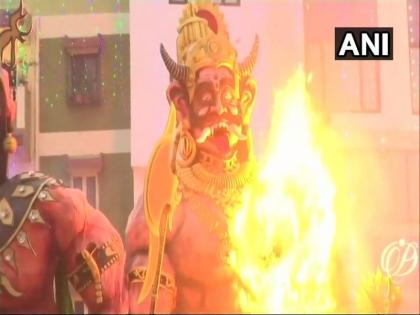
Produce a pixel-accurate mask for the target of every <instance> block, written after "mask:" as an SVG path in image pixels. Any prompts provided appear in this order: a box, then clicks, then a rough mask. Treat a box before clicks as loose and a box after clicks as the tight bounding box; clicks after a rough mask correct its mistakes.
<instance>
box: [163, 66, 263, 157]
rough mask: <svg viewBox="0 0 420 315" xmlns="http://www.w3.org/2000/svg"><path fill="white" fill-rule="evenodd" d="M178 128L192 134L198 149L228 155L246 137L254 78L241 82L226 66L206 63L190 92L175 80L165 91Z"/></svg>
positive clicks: (236, 150)
mask: <svg viewBox="0 0 420 315" xmlns="http://www.w3.org/2000/svg"><path fill="white" fill-rule="evenodd" d="M167 96H168V99H169V100H170V102H172V103H173V104H174V105H175V108H176V110H177V120H178V123H180V125H181V128H182V129H184V130H188V131H189V133H190V134H191V135H192V137H193V138H194V140H195V142H196V145H197V149H198V151H202V152H205V153H207V154H210V155H212V156H214V157H216V158H219V159H229V158H231V157H232V155H233V154H235V153H237V152H238V150H239V147H240V144H241V143H243V142H246V141H247V137H248V127H249V117H250V112H251V109H252V104H253V103H254V97H255V81H254V80H253V79H250V78H248V79H246V80H244V82H242V84H240V82H238V81H237V80H236V76H235V73H234V72H233V71H232V70H230V69H228V68H226V67H206V68H203V69H200V70H199V71H198V72H197V74H196V79H195V84H194V89H193V92H192V93H191V96H189V93H188V90H187V89H186V88H185V87H184V86H183V85H182V84H181V83H180V82H179V81H177V80H174V81H173V82H172V83H171V85H170V87H169V88H168V91H167Z"/></svg>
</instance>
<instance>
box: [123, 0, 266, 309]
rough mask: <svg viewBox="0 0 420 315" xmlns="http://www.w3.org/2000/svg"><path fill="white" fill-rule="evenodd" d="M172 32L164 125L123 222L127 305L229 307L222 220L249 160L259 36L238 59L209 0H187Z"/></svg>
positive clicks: (247, 176)
mask: <svg viewBox="0 0 420 315" xmlns="http://www.w3.org/2000/svg"><path fill="white" fill-rule="evenodd" d="M178 34H179V35H178V39H177V52H178V60H177V61H175V60H173V59H172V58H171V57H170V56H169V54H168V53H167V51H166V50H165V48H164V47H163V46H161V55H162V58H163V61H164V64H165V65H166V67H167V69H168V71H169V73H170V75H171V79H172V81H171V83H170V85H169V88H168V90H167V97H168V101H169V103H170V115H169V121H168V125H167V128H166V131H165V133H164V135H163V137H162V138H161V140H160V142H159V143H158V145H157V147H156V149H155V151H154V153H153V156H152V159H151V161H150V163H149V165H148V169H147V173H146V179H145V190H144V193H143V199H142V200H140V201H139V203H138V205H137V206H136V208H135V209H134V210H133V212H132V213H131V215H130V218H129V222H128V227H127V266H128V268H127V270H128V281H129V297H130V311H131V312H132V313H138V312H149V311H150V312H152V313H153V312H155V311H157V312H175V313H213V314H214V313H232V312H233V313H237V312H239V311H240V310H239V308H238V305H237V302H236V300H237V299H236V294H235V292H236V290H235V288H237V287H238V286H239V285H240V283H239V281H238V279H237V278H236V277H235V275H234V273H233V271H232V270H231V268H230V267H229V264H228V261H227V259H228V253H229V249H230V248H229V247H230V242H229V237H228V231H227V220H228V218H229V216H230V215H231V214H232V212H231V211H232V209H235V207H236V206H237V205H238V204H239V203H240V200H241V193H242V191H243V187H244V186H245V185H246V184H247V183H248V182H249V181H250V180H251V179H252V178H253V173H254V169H255V167H254V162H253V161H254V159H253V154H252V137H251V131H250V129H249V123H250V115H251V111H252V107H253V104H254V100H255V93H256V83H255V81H254V79H253V78H252V76H251V73H252V70H253V68H254V65H255V62H256V59H257V51H258V38H256V40H255V43H254V46H253V48H252V51H251V53H250V54H249V56H248V57H247V58H245V60H244V61H243V62H238V61H237V53H236V50H235V49H234V47H233V46H232V44H231V43H230V41H229V36H228V33H227V29H226V26H225V23H224V21H223V16H222V13H221V12H220V11H219V8H218V6H217V5H215V4H212V3H211V2H209V1H201V2H200V1H196V2H194V3H189V4H187V5H186V8H185V10H184V12H183V15H182V17H181V19H180V25H179V28H178ZM149 293H151V295H149Z"/></svg>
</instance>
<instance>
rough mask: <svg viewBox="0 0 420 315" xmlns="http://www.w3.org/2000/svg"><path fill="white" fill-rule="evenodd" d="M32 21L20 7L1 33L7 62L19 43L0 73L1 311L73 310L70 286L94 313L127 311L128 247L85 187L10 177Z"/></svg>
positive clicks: (41, 177) (37, 176)
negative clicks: (23, 52)
mask: <svg viewBox="0 0 420 315" xmlns="http://www.w3.org/2000/svg"><path fill="white" fill-rule="evenodd" d="M29 17H30V16H29ZM26 18H28V16H27V13H26V12H25V11H24V9H23V6H22V2H21V3H20V7H19V9H18V10H16V11H15V12H14V13H12V14H11V16H10V27H9V28H6V29H5V30H4V31H3V32H2V33H1V34H0V44H1V45H0V46H1V53H2V57H3V50H4V48H5V47H6V46H7V45H8V44H9V43H10V44H11V46H12V47H11V62H10V63H8V64H6V63H3V62H2V67H1V70H0V75H1V81H0V105H1V113H0V119H1V123H0V136H1V139H2V141H3V145H2V146H1V147H0V166H1V174H0V176H1V178H0V184H1V185H0V313H7V314H10V313H28V314H30V313H32V314H34V313H44V314H45V313H59V312H60V313H69V312H71V308H72V302H71V297H70V295H69V287H68V282H70V283H71V285H72V286H73V287H74V289H75V290H76V291H77V292H78V293H79V294H80V296H81V297H82V299H83V301H84V303H85V304H86V305H87V307H88V308H89V311H90V312H94V313H121V312H123V313H125V312H126V311H127V310H126V309H125V304H124V303H125V300H124V296H125V293H124V292H125V291H124V278H123V276H124V274H123V268H124V262H125V252H124V248H123V243H122V240H121V238H120V236H119V234H118V232H117V231H116V230H115V229H114V227H113V226H112V225H111V223H110V222H109V221H108V219H107V218H106V217H105V216H104V215H103V214H102V212H100V211H99V210H97V209H94V208H93V207H92V206H91V205H89V203H88V202H87V199H86V197H85V196H84V195H83V193H82V192H81V191H80V190H75V189H70V188H67V187H65V186H64V185H63V183H62V182H61V181H60V180H56V179H55V178H52V177H50V176H48V175H45V174H42V173H40V172H25V173H22V174H19V175H16V176H14V177H13V178H11V179H8V178H7V164H8V156H9V154H10V153H12V152H13V151H15V150H16V146H17V143H16V140H15V139H14V137H13V136H12V135H11V132H12V129H13V127H12V126H13V122H14V119H15V115H16V104H15V100H14V95H13V94H14V93H13V86H14V85H13V79H14V77H15V76H14V73H15V71H14V70H15V57H14V49H15V42H16V40H18V41H21V42H23V41H24V39H25V36H26V35H28V34H29V31H30V29H29V30H28V29H27V30H23V29H22V25H24V24H25V21H24V20H25V19H26ZM2 60H3V59H2Z"/></svg>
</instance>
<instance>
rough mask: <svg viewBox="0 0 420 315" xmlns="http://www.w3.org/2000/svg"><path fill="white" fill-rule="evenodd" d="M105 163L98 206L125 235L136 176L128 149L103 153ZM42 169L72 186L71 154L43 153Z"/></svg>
mask: <svg viewBox="0 0 420 315" xmlns="http://www.w3.org/2000/svg"><path fill="white" fill-rule="evenodd" d="M102 159H103V167H102V169H101V170H100V172H99V173H98V189H99V205H98V208H99V209H100V210H101V211H102V212H103V213H104V214H105V215H106V216H107V218H108V219H109V220H110V221H111V222H112V224H113V225H114V227H115V228H116V229H117V230H118V231H119V232H120V234H121V236H122V237H124V230H125V225H126V222H127V217H128V214H129V213H130V211H131V209H132V207H133V203H132V200H133V176H132V172H131V167H130V154H129V153H108V154H102ZM40 171H41V172H44V173H46V174H48V175H50V176H53V177H55V178H58V179H61V180H62V181H63V182H64V184H65V185H67V186H71V174H70V173H69V172H68V155H54V156H42V157H40Z"/></svg>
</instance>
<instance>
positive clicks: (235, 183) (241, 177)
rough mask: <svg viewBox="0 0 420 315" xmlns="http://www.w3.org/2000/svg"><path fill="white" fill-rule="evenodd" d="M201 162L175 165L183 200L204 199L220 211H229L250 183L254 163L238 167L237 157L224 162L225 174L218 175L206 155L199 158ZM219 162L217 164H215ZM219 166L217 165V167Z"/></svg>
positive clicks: (223, 172) (221, 172) (219, 172)
mask: <svg viewBox="0 0 420 315" xmlns="http://www.w3.org/2000/svg"><path fill="white" fill-rule="evenodd" d="M202 157H203V158H204V160H202V161H200V162H198V163H196V164H194V165H192V166H189V167H182V166H180V165H179V164H178V163H177V165H176V174H177V176H178V178H179V187H178V189H179V191H180V192H181V193H182V198H183V199H184V200H185V199H190V198H194V195H196V194H199V195H206V196H208V197H209V198H211V199H212V200H213V201H214V202H215V203H216V204H217V205H219V206H221V207H223V208H231V207H232V206H233V205H235V204H237V203H238V202H240V199H241V197H242V192H243V188H244V187H245V186H246V185H247V184H249V183H250V182H251V180H252V179H253V177H254V173H255V162H254V161H253V160H251V161H250V162H247V163H243V164H239V162H238V161H237V158H236V155H234V157H233V158H232V159H230V160H227V161H226V163H224V164H223V165H225V166H227V169H225V171H220V168H219V167H217V170H218V172H215V169H214V168H213V167H212V165H215V164H214V163H212V161H211V159H209V157H210V156H209V155H202ZM218 162H219V161H218ZM218 166H220V163H218Z"/></svg>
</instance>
